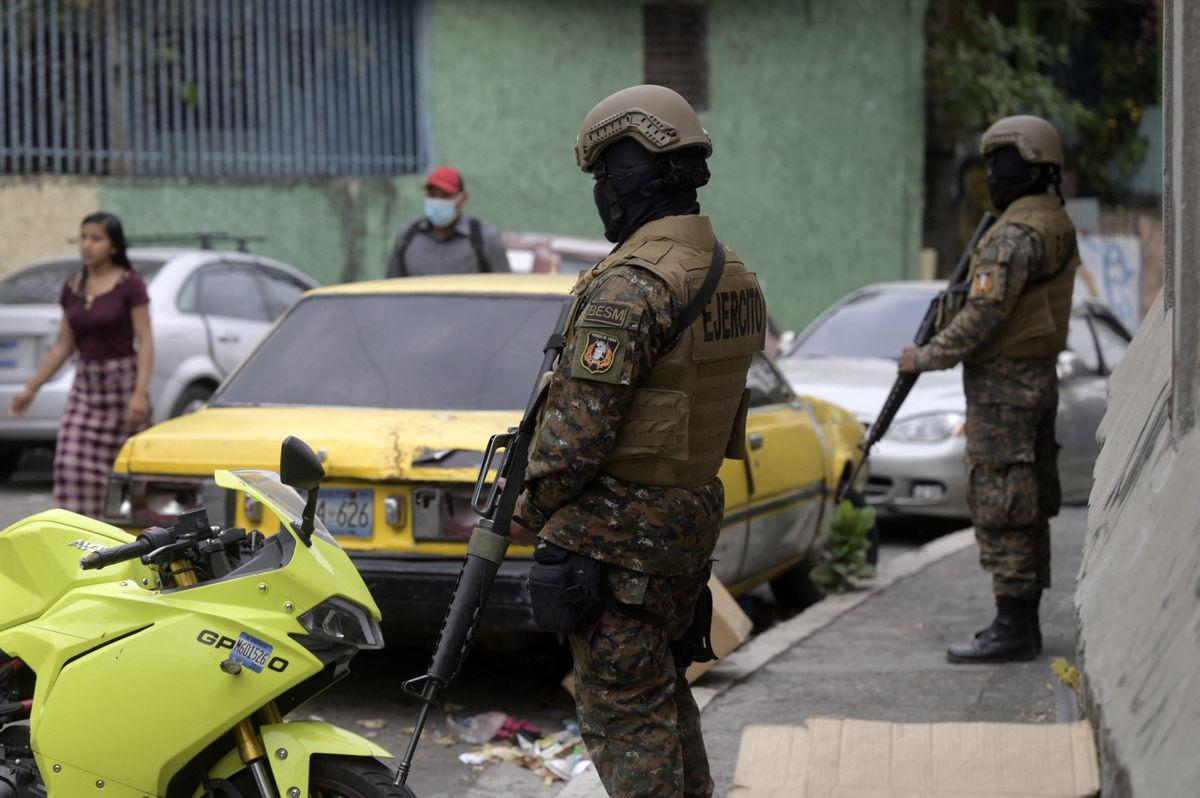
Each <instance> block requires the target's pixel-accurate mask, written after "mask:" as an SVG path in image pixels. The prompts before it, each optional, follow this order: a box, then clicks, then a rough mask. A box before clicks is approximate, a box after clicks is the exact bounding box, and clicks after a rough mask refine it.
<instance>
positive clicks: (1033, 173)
mask: <svg viewBox="0 0 1200 798" xmlns="http://www.w3.org/2000/svg"><path fill="white" fill-rule="evenodd" d="M983 159H984V160H985V161H987V165H988V176H987V187H988V193H989V194H991V196H992V204H993V205H995V206H996V210H998V211H1003V210H1004V209H1005V208H1007V207H1008V206H1009V205H1011V204H1012V203H1013V202H1015V201H1016V200H1018V199H1020V198H1021V197H1027V196H1029V195H1031V194H1045V193H1046V191H1047V190H1049V188H1050V187H1051V186H1054V189H1055V191H1056V192H1058V196H1059V199H1060V200H1061V199H1062V193H1061V192H1059V191H1058V183H1059V172H1058V167H1056V166H1054V165H1053V164H1041V163H1029V161H1026V160H1025V159H1024V158H1022V157H1021V153H1020V152H1018V151H1017V148H1016V147H1000V148H999V149H995V150H992V151H991V152H989V153H988V154H987V155H985V156H983Z"/></svg>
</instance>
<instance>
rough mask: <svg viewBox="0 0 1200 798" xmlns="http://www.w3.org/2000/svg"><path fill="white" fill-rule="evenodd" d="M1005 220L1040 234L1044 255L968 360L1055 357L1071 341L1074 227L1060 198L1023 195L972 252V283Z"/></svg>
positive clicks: (1075, 258)
mask: <svg viewBox="0 0 1200 798" xmlns="http://www.w3.org/2000/svg"><path fill="white" fill-rule="evenodd" d="M1006 224H1019V225H1023V226H1025V227H1028V228H1030V229H1031V230H1033V231H1034V232H1035V233H1037V235H1038V237H1039V238H1040V239H1041V241H1042V246H1043V251H1044V254H1043V256H1042V261H1041V263H1040V264H1038V265H1037V268H1036V270H1035V271H1033V272H1032V273H1031V274H1030V275H1029V279H1028V280H1027V281H1026V283H1025V286H1024V287H1023V288H1022V290H1021V296H1020V298H1019V299H1018V300H1017V305H1016V307H1015V308H1013V311H1012V313H1010V314H1009V316H1008V318H1007V319H1005V321H1004V325H1003V326H1002V327H1001V328H1000V332H999V333H998V334H997V335H996V336H995V337H994V338H993V339H992V340H991V341H989V342H988V343H987V344H985V345H983V346H981V347H980V348H979V349H977V350H975V351H974V352H972V353H971V354H970V355H969V356H968V357H966V358H965V359H964V362H966V363H967V364H969V365H979V364H981V363H986V362H987V361H989V360H993V359H995V358H996V357H998V356H1000V355H1003V356H1004V357H1010V358H1013V359H1018V360H1021V359H1032V358H1055V357H1058V353H1059V352H1061V351H1062V350H1063V348H1064V347H1065V346H1066V344H1067V325H1068V324H1069V322H1070V318H1071V297H1072V294H1073V292H1074V288H1075V270H1076V269H1077V268H1078V267H1079V246H1078V243H1077V242H1076V240H1075V227H1074V225H1072V224H1071V218H1070V217H1069V216H1067V212H1066V211H1065V210H1063V208H1062V205H1061V204H1060V202H1059V200H1058V197H1056V196H1054V195H1052V194H1038V195H1035V196H1029V197H1021V198H1020V199H1018V200H1016V201H1014V202H1013V203H1012V204H1011V205H1009V206H1008V208H1007V209H1006V210H1005V211H1004V213H1002V214H1001V215H1000V218H999V219H997V220H996V223H995V224H994V225H992V229H991V230H989V231H988V233H987V235H985V236H984V237H983V240H982V241H980V242H979V246H978V247H977V248H976V249H975V253H974V254H973V255H972V256H971V272H970V277H969V281H970V282H969V283H968V284H969V285H974V284H975V275H976V272H977V271H978V269H979V266H980V258H979V254H980V253H981V252H984V251H986V250H987V248H988V245H989V243H991V242H992V238H993V237H994V235H995V234H996V231H998V230H1000V229H1002V228H1003V227H1004V226H1005V225H1006Z"/></svg>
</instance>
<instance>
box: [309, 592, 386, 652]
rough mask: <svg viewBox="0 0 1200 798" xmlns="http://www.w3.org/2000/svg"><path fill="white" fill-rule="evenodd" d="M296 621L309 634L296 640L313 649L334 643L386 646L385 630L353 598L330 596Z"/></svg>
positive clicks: (326, 646) (362, 646)
mask: <svg viewBox="0 0 1200 798" xmlns="http://www.w3.org/2000/svg"><path fill="white" fill-rule="evenodd" d="M297 620H299V621H300V625H301V626H303V627H304V629H305V631H307V632H308V634H307V635H305V636H303V637H301V636H299V635H297V639H299V640H300V642H301V643H302V644H303V645H304V646H305V647H306V648H310V649H321V648H328V647H329V646H332V645H350V646H356V647H358V648H383V632H382V631H381V630H380V628H379V624H377V623H376V622H375V619H374V618H372V617H371V613H369V612H367V611H366V610H365V609H363V608H362V607H360V606H358V605H357V604H355V603H354V602H352V601H347V600H346V599H343V598H337V597H335V598H331V599H328V600H327V601H323V602H321V603H320V604H318V605H317V606H315V607H313V608H312V609H311V610H309V611H308V612H306V613H304V614H303V615H301V616H300V617H299V618H298V619H297Z"/></svg>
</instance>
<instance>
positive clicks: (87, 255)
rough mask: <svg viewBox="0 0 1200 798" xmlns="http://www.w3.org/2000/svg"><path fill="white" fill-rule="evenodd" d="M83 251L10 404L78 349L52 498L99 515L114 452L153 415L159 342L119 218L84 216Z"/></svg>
mask: <svg viewBox="0 0 1200 798" xmlns="http://www.w3.org/2000/svg"><path fill="white" fill-rule="evenodd" d="M79 255H80V257H81V258H82V259H83V268H82V269H81V270H80V271H79V273H78V274H74V275H72V276H71V277H69V278H67V282H66V284H65V285H63V290H62V296H61V297H60V298H59V304H61V305H62V307H63V320H62V324H61V325H60V326H59V330H58V341H57V342H56V343H55V344H54V347H53V348H52V349H51V350H50V352H49V353H48V354H47V355H46V359H45V360H44V361H42V365H41V368H39V369H38V371H37V374H35V375H34V376H33V379H31V380H30V381H29V383H28V384H27V385H26V386H25V390H23V391H22V392H21V393H19V394H17V396H15V397H14V398H13V400H12V407H11V408H10V410H11V412H12V413H13V415H18V416H19V415H21V414H22V413H24V412H25V411H26V410H27V409H28V408H29V405H30V403H31V402H33V397H34V396H35V395H36V394H37V392H38V389H40V388H41V387H42V385H43V384H44V383H45V382H46V380H48V379H50V377H51V376H53V374H54V372H56V371H58V369H59V367H60V366H62V364H63V363H65V362H66V360H67V358H69V357H70V356H71V355H72V354H73V353H75V352H78V353H79V357H78V360H77V362H76V365H75V382H74V383H72V385H71V392H70V394H69V395H68V397H67V409H66V412H65V413H64V414H63V419H62V424H61V425H60V426H59V429H58V446H57V448H56V450H55V453H54V502H55V504H57V505H58V506H59V507H63V508H65V509H67V510H74V511H75V512H77V513H80V514H82V515H86V516H90V517H92V518H100V517H101V516H103V514H104V494H105V490H106V487H107V484H108V477H109V474H111V473H112V466H113V461H114V460H115V459H116V456H117V452H118V451H120V448H121V445H122V444H123V443H124V442H125V439H126V438H128V437H129V436H130V435H131V434H133V433H134V432H137V431H139V430H141V429H144V428H145V427H146V425H147V421H148V420H149V418H150V394H149V386H150V372H151V371H152V370H153V366H154V343H153V341H152V340H151V338H150V308H149V303H150V298H149V297H148V296H147V295H146V284H145V282H143V281H142V278H141V275H139V274H138V273H137V272H135V271H134V270H133V268H132V266H131V265H130V263H129V258H128V257H127V256H126V254H125V232H124V230H123V229H122V228H121V220H120V219H118V218H117V217H116V216H113V215H112V214H110V213H93V214H92V215H90V216H88V217H87V218H85V219H84V220H83V225H82V227H81V229H80V234H79ZM135 342H136V345H135Z"/></svg>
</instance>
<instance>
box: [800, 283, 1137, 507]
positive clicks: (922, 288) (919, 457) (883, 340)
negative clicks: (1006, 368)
mask: <svg viewBox="0 0 1200 798" xmlns="http://www.w3.org/2000/svg"><path fill="white" fill-rule="evenodd" d="M944 287H945V283H944V282H937V281H920V282H917V281H913V282H896V283H876V284H874V285H869V286H867V287H865V288H862V289H859V290H858V291H855V292H853V293H852V294H849V295H848V296H846V297H845V298H843V299H842V300H841V301H839V302H838V303H837V304H835V305H834V306H833V307H831V308H830V309H829V310H827V311H826V312H825V313H823V314H822V315H821V316H820V317H819V318H818V319H817V320H816V321H814V322H813V323H812V324H810V325H809V326H808V327H807V328H806V329H805V330H804V332H802V333H801V334H800V335H799V336H798V337H797V339H796V343H795V344H794V345H793V347H792V348H791V350H790V351H789V353H788V354H787V355H786V356H784V357H781V358H780V359H779V361H778V363H777V365H778V366H779V368H780V370H781V371H782V372H783V373H784V375H785V376H786V377H787V378H788V380H789V382H790V383H791V385H792V388H793V389H794V390H795V391H796V392H797V393H801V394H808V395H810V396H816V397H819V398H821V399H825V400H828V401H831V402H835V403H837V404H839V405H841V406H843V407H845V408H847V409H848V410H850V411H851V412H853V413H854V414H855V415H856V416H857V417H858V419H859V421H861V422H862V423H863V425H864V426H869V425H870V424H871V422H873V421H874V420H875V416H876V414H877V413H878V412H879V410H880V408H881V407H882V406H883V402H884V400H885V399H886V397H887V394H888V391H889V390H890V389H891V386H892V383H893V382H894V380H895V378H896V360H897V358H898V357H899V355H900V351H901V350H902V349H903V348H904V347H905V346H906V345H908V343H909V342H911V340H912V336H913V334H914V333H915V332H916V329H917V326H918V325H919V324H920V322H921V318H922V317H923V316H924V314H925V310H926V309H927V308H928V307H929V302H930V300H931V299H933V297H934V296H935V295H936V294H937V292H938V291H940V290H941V289H942V288H944ZM1129 340H1130V336H1129V333H1128V332H1127V331H1126V330H1125V328H1124V327H1123V326H1122V325H1121V323H1120V322H1119V321H1118V320H1117V319H1116V317H1115V316H1113V314H1112V313H1111V312H1109V311H1108V309H1107V308H1105V307H1104V306H1103V305H1100V304H1099V303H1096V302H1091V301H1082V302H1077V303H1076V305H1075V307H1074V308H1073V310H1072V312H1071V326H1070V329H1069V335H1068V339H1067V351H1065V352H1063V353H1062V354H1061V355H1060V356H1059V362H1058V374H1059V405H1058V426H1057V437H1058V442H1059V444H1060V445H1061V446H1062V450H1061V451H1060V453H1059V459H1058V466H1059V475H1060V478H1061V480H1062V486H1063V497H1064V500H1065V501H1067V502H1070V503H1083V502H1086V501H1087V497H1088V493H1089V492H1090V490H1091V481H1092V466H1093V464H1094V463H1095V460H1096V454H1097V451H1098V447H1097V443H1096V428H1097V427H1098V426H1099V424H1100V418H1101V417H1102V416H1103V415H1104V408H1105V402H1106V395H1107V385H1108V375H1109V374H1110V373H1111V372H1112V369H1113V368H1114V367H1115V366H1116V365H1117V363H1118V362H1120V360H1121V358H1122V357H1123V356H1124V354H1125V350H1126V348H1127V347H1128V345H1129ZM965 422H966V398H965V397H964V395H963V390H962V371H961V368H954V369H950V370H948V371H938V372H929V373H925V374H922V375H921V377H920V379H918V380H917V384H916V386H915V387H914V388H913V391H912V393H911V394H909V396H908V399H907V400H906V401H905V403H904V406H903V407H901V408H900V412H899V413H898V414H897V416H896V419H895V420H894V421H893V422H892V426H891V428H890V430H889V431H888V434H887V435H886V436H884V438H883V440H881V441H880V442H879V443H878V444H876V446H875V448H874V449H873V450H872V452H871V459H870V461H869V467H870V478H869V480H868V482H867V489H866V494H867V501H868V502H869V503H870V504H872V505H874V506H875V507H876V509H877V510H878V511H879V513H880V515H881V516H883V517H897V516H938V517H945V518H967V517H968V516H969V513H968V510H967V501H966V469H965V465H964V460H965V455H966V439H965V437H964V426H965Z"/></svg>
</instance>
